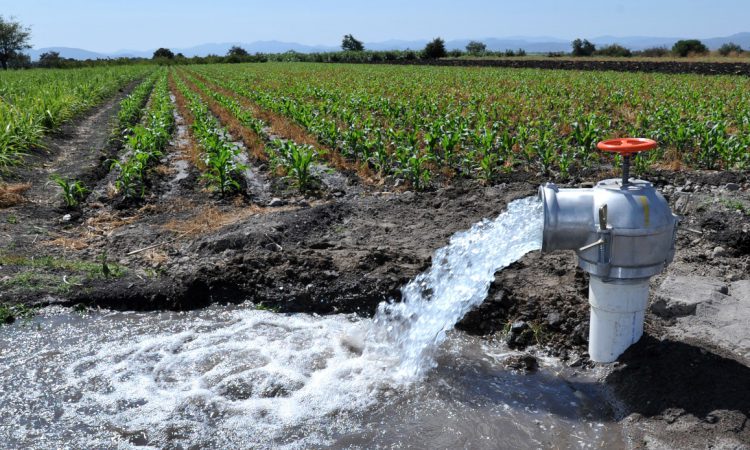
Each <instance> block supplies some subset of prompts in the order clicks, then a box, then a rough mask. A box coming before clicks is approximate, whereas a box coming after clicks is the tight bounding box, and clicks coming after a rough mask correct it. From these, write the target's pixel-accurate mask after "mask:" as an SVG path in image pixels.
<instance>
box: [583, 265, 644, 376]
mask: <svg viewBox="0 0 750 450" xmlns="http://www.w3.org/2000/svg"><path fill="white" fill-rule="evenodd" d="M589 304H590V305H591V321H590V322H589V355H590V357H591V359H592V360H594V361H598V362H613V361H615V360H616V359H617V357H618V356H620V355H621V354H622V353H623V352H624V351H625V350H627V348H628V347H630V346H631V345H633V344H635V343H636V342H638V340H639V339H640V338H641V336H642V335H643V319H644V316H645V314H646V306H648V278H641V279H636V280H612V281H611V282H606V281H604V280H602V279H601V278H599V277H591V279H590V281H589Z"/></svg>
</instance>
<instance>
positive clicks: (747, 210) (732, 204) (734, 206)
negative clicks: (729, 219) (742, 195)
mask: <svg viewBox="0 0 750 450" xmlns="http://www.w3.org/2000/svg"><path fill="white" fill-rule="evenodd" d="M719 203H721V204H722V205H724V206H725V207H726V208H728V209H731V210H733V211H741V212H742V214H745V215H750V206H747V205H745V204H744V203H742V202H741V201H739V200H732V199H728V198H722V199H720V200H719Z"/></svg>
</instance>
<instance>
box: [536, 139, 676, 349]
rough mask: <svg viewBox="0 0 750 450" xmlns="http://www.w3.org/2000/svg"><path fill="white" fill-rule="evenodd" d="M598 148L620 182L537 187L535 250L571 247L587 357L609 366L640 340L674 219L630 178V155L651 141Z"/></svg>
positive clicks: (669, 252) (643, 184)
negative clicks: (614, 160)
mask: <svg viewBox="0 0 750 450" xmlns="http://www.w3.org/2000/svg"><path fill="white" fill-rule="evenodd" d="M597 147H598V148H599V149H600V150H603V151H611V152H617V153H620V155H621V156H622V160H623V167H622V179H609V180H603V181H600V182H599V183H597V185H596V186H594V187H593V188H589V189H585V188H582V189H561V188H559V187H557V186H556V185H554V184H553V183H547V184H546V185H544V186H542V187H541V188H540V189H539V196H540V197H541V200H542V202H543V203H544V232H543V241H542V252H550V251H553V250H575V252H576V254H577V255H578V265H579V266H580V267H581V268H582V269H583V270H585V271H586V272H588V273H589V274H590V275H591V277H590V282H589V303H590V304H591V321H590V326H589V355H590V357H591V359H592V360H593V361H598V362H612V361H615V360H616V359H617V358H618V357H619V356H620V355H621V354H622V353H623V352H624V351H625V350H626V349H627V348H628V347H630V345H632V344H634V343H635V342H637V341H638V339H640V338H641V336H642V335H643V318H644V314H645V311H646V306H647V305H648V287H649V279H650V278H651V277H652V276H654V275H656V274H658V273H660V272H661V271H663V270H664V268H665V267H666V266H667V265H668V264H669V263H670V262H672V258H673V257H674V251H675V250H674V243H675V236H676V231H677V216H675V215H674V214H672V211H671V210H670V208H669V204H668V203H667V201H666V200H665V199H664V197H662V195H661V194H659V193H658V192H657V191H656V189H654V187H653V185H652V184H651V183H649V182H647V181H643V180H636V179H632V178H630V174H629V171H630V157H631V156H632V155H634V154H635V153H637V152H641V151H645V150H651V149H653V148H655V147H656V142H654V141H652V140H650V139H641V138H626V139H612V140H609V141H604V142H600V143H599V144H598V145H597Z"/></svg>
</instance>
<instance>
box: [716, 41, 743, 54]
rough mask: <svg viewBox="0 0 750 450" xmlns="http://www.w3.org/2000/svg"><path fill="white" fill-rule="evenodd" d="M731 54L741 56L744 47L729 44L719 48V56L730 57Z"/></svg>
mask: <svg viewBox="0 0 750 450" xmlns="http://www.w3.org/2000/svg"><path fill="white" fill-rule="evenodd" d="M731 53H736V54H738V55H739V54H740V53H742V47H740V46H739V45H737V44H735V43H734V42H727V43H726V44H724V45H722V46H721V47H719V54H720V55H721V56H729V55H730V54H731Z"/></svg>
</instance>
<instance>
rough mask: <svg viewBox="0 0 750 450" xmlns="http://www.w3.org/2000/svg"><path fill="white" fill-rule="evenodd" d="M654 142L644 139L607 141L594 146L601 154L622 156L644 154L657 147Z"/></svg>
mask: <svg viewBox="0 0 750 450" xmlns="http://www.w3.org/2000/svg"><path fill="white" fill-rule="evenodd" d="M657 145H658V144H657V143H656V141H654V140H652V139H646V138H621V139H609V140H606V141H602V142H600V143H598V144H596V148H598V149H599V150H601V151H603V152H616V153H619V154H621V155H623V156H630V155H632V154H634V153H638V152H645V151H646V150H652V149H655V148H656V147H657Z"/></svg>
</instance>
